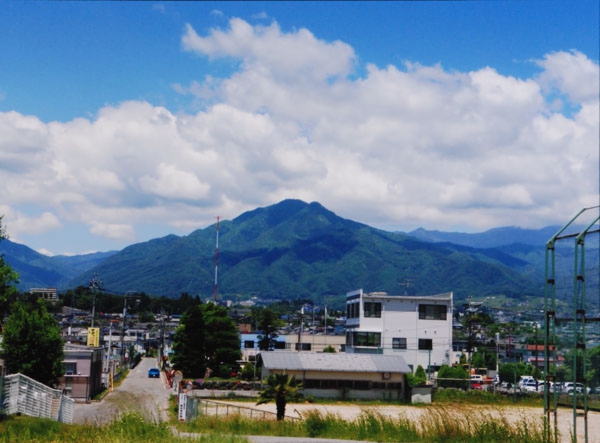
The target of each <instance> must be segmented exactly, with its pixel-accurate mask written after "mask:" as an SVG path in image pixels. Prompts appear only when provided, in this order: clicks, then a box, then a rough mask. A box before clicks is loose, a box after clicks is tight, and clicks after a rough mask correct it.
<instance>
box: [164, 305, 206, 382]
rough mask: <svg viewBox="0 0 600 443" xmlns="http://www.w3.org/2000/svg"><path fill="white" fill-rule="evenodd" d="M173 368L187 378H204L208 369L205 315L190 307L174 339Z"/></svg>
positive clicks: (196, 307)
mask: <svg viewBox="0 0 600 443" xmlns="http://www.w3.org/2000/svg"><path fill="white" fill-rule="evenodd" d="M171 361H172V362H173V367H174V368H175V369H177V370H178V371H181V373H182V374H183V376H184V377H186V378H202V377H204V374H205V373H206V368H207V367H208V359H207V357H206V334H205V325H204V313H203V312H202V308H201V307H200V305H198V304H196V305H193V306H190V307H189V308H188V309H187V310H186V311H185V312H184V314H183V315H182V316H181V320H180V321H179V326H178V327H177V330H176V331H175V336H174V338H173V357H172V358H171Z"/></svg>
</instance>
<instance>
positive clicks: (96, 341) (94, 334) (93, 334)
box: [87, 328, 100, 348]
mask: <svg viewBox="0 0 600 443" xmlns="http://www.w3.org/2000/svg"><path fill="white" fill-rule="evenodd" d="M87 333H88V334H87V345H88V346H92V347H94V348H97V347H98V346H100V328H88V330H87Z"/></svg>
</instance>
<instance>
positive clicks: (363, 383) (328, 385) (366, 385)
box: [302, 379, 402, 390]
mask: <svg viewBox="0 0 600 443" xmlns="http://www.w3.org/2000/svg"><path fill="white" fill-rule="evenodd" d="M302 387H303V388H304V389H358V390H368V389H402V383H384V382H372V381H368V380H313V379H304V380H303V381H302Z"/></svg>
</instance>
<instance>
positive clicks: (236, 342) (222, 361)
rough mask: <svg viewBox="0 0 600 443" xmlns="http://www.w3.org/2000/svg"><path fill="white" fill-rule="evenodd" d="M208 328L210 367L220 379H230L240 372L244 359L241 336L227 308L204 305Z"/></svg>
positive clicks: (205, 320)
mask: <svg viewBox="0 0 600 443" xmlns="http://www.w3.org/2000/svg"><path fill="white" fill-rule="evenodd" d="M202 311H203V315H204V324H205V327H206V332H205V334H206V345H205V349H206V354H207V359H208V367H209V368H210V369H212V370H213V372H214V374H215V375H216V376H218V377H229V376H230V375H231V372H237V371H238V370H239V364H238V360H240V358H241V357H242V351H241V343H240V335H239V334H238V330H237V327H236V326H235V322H234V321H233V319H232V318H231V317H230V316H229V312H228V311H227V308H225V307H223V306H219V305H216V304H214V303H208V304H204V305H202Z"/></svg>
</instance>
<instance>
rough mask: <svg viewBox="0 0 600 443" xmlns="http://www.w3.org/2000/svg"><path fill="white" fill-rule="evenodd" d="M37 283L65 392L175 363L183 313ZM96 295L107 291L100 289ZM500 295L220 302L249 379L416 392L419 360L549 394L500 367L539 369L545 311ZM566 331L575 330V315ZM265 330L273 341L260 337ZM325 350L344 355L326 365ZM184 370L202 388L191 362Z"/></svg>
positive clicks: (555, 353)
mask: <svg viewBox="0 0 600 443" xmlns="http://www.w3.org/2000/svg"><path fill="white" fill-rule="evenodd" d="M89 291H90V292H91V291H94V288H93V286H90V288H89ZM31 295H33V296H35V297H39V298H41V299H44V300H45V301H46V302H47V303H48V306H49V307H52V306H57V307H58V306H62V308H60V310H59V311H58V312H56V313H55V314H54V317H55V318H56V320H57V321H58V322H59V324H60V325H61V330H62V333H61V336H62V339H63V340H64V368H65V372H64V376H63V377H62V378H61V380H60V384H59V386H58V388H59V389H60V390H61V391H62V392H63V393H64V394H65V395H66V396H68V397H70V398H72V399H74V400H76V401H83V402H89V401H90V400H92V399H93V398H95V397H96V396H98V395H99V394H101V393H102V392H103V391H105V390H108V389H110V388H111V387H112V385H113V384H114V383H115V382H116V381H118V380H119V378H120V377H121V376H122V374H124V373H125V371H126V370H128V369H130V368H132V367H134V366H135V365H136V364H137V363H138V362H139V361H140V359H141V358H142V357H144V356H154V357H155V358H156V359H157V362H158V363H157V367H159V370H160V371H162V372H164V373H165V374H169V373H172V371H173V365H172V361H171V360H172V358H171V357H172V355H173V341H174V336H175V332H176V330H177V328H178V326H179V324H180V321H181V318H182V315H181V314H168V313H164V312H163V313H157V314H155V313H151V312H141V311H140V309H139V307H138V306H137V305H138V304H139V299H140V296H139V295H138V294H135V293H131V294H127V295H125V296H124V297H122V299H123V303H124V309H123V311H122V312H113V313H107V312H94V311H93V310H92V311H88V310H85V309H78V308H74V307H72V306H64V303H63V302H64V300H61V298H60V297H59V295H58V294H57V292H56V289H55V288H32V290H31ZM96 296H97V297H98V299H100V298H101V297H102V294H97V295H96ZM498 302H499V301H498V300H496V299H495V298H492V299H482V300H480V301H474V300H473V301H466V302H464V303H458V304H455V300H454V297H453V294H452V293H446V294H438V295H423V296H421V295H408V294H403V295H395V294H387V293H385V292H364V291H363V290H362V289H359V290H356V291H351V292H349V293H347V294H346V309H345V310H333V309H329V310H328V309H327V307H326V306H315V305H314V304H310V303H302V304H297V305H289V304H288V305H286V306H285V309H286V310H287V311H286V312H282V311H281V310H280V308H281V307H280V306H279V307H278V306H273V305H269V304H267V303H265V302H264V301H263V300H259V299H256V298H255V299H254V300H248V301H246V302H243V303H239V304H234V303H233V302H232V301H227V300H226V301H223V302H222V303H217V304H220V305H222V307H224V308H225V309H226V310H227V313H228V315H229V316H230V317H231V320H232V321H233V322H234V323H235V328H236V330H237V333H238V343H239V349H238V351H239V359H237V360H236V361H235V362H233V363H232V364H231V367H230V371H231V376H232V378H234V379H238V380H242V376H241V375H242V374H243V373H244V367H245V366H249V367H252V371H253V372H252V374H251V375H252V377H244V381H245V382H251V381H258V380H261V379H262V378H264V377H265V376H267V375H268V374H269V373H271V372H273V371H275V372H277V371H286V372H288V373H293V374H296V376H297V377H298V378H301V379H302V381H303V384H304V389H305V391H306V392H307V393H309V394H310V395H313V396H315V397H319V396H323V397H328V398H341V397H344V398H367V399H378V398H384V399H392V398H393V399H396V400H400V401H409V402H410V389H409V387H410V386H409V381H408V377H411V376H413V374H414V373H415V371H416V370H417V368H419V367H420V368H422V369H424V371H425V376H426V380H424V381H423V383H422V384H423V386H428V387H431V388H433V389H435V388H438V387H443V386H444V380H443V378H440V377H439V371H440V369H441V368H442V367H443V366H447V367H461V368H464V369H465V370H466V371H465V383H464V384H462V385H460V387H461V388H462V389H479V390H488V391H493V392H504V393H508V394H514V393H515V392H516V393H518V395H525V394H529V393H530V391H533V392H535V393H537V394H543V382H542V381H541V380H538V381H537V382H536V383H535V384H534V385H533V388H531V387H529V386H526V385H523V384H522V383H519V382H520V381H521V379H519V380H502V377H501V371H500V370H499V369H500V367H501V366H503V365H505V364H522V365H523V367H528V368H530V370H532V371H531V375H532V376H533V375H536V374H537V376H538V377H540V378H541V377H542V376H541V374H543V371H544V365H545V362H546V360H545V353H544V348H545V346H544V341H543V340H544V339H543V321H542V317H543V316H542V313H541V311H540V309H539V307H535V306H530V305H527V304H526V303H524V302H522V301H519V302H514V301H513V302H512V303H511V300H502V301H500V303H501V305H502V308H499V307H498V306H497V303H498ZM204 303H206V304H212V303H216V302H214V301H213V300H207V301H205V302H204ZM264 311H268V312H269V315H270V317H269V318H270V319H271V321H272V322H273V323H274V325H273V327H272V328H271V329H270V330H268V331H265V330H262V329H261V326H264V325H261V322H260V319H261V315H262V314H264ZM561 334H562V336H563V337H568V336H569V334H570V328H569V325H568V324H565V325H563V326H562V329H561ZM266 335H268V336H269V341H268V343H269V344H268V346H267V347H262V346H261V340H262V341H263V342H264V339H265V336H266ZM586 338H587V346H588V347H589V349H594V348H597V347H598V346H600V334H599V330H598V328H597V325H595V324H594V323H591V322H590V324H589V325H588V326H587V330H586ZM565 343H568V340H565ZM568 353H569V347H568V345H567V346H564V347H562V348H558V347H557V348H556V349H553V350H552V352H551V354H550V358H556V366H557V367H558V368H561V367H565V366H566V365H567V364H568V361H567V359H568ZM261 355H262V356H261ZM276 356H277V357H276ZM342 356H345V357H343V360H339V359H341V358H342ZM327 358H336V359H338V360H336V361H334V362H332V363H331V364H328V365H326V364H324V363H323V359H327ZM546 358H547V357H546ZM364 359H367V360H364ZM0 365H1V367H2V375H7V373H6V363H5V362H2V360H0ZM308 367H312V368H313V369H312V371H314V373H313V372H310V371H308V370H307V368H308ZM325 368H326V369H325ZM342 368H343V369H342ZM246 374H247V371H246ZM467 374H471V375H470V376H469V377H467ZM565 374H566V373H565ZM207 375H208V376H209V378H210V375H209V374H207ZM182 376H183V377H182V380H189V382H190V383H191V382H193V386H194V387H195V388H197V389H201V388H202V386H201V384H198V383H197V381H196V380H190V377H189V375H188V374H185V373H184V374H182ZM467 378H468V379H470V381H469V382H467ZM529 378H532V377H529ZM594 380H596V378H595V379H594ZM568 381H569V380H562V382H563V383H564V382H568ZM517 383H519V384H518V385H517ZM588 389H589V393H590V394H592V395H595V394H597V389H598V386H596V385H593V384H590V385H588ZM428 401H431V400H430V397H429V400H428Z"/></svg>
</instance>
